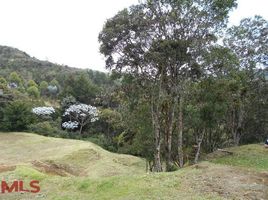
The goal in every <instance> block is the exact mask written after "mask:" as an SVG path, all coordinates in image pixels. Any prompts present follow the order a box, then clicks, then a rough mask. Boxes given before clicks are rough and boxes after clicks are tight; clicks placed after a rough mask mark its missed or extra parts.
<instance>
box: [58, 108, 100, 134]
mask: <svg viewBox="0 0 268 200" xmlns="http://www.w3.org/2000/svg"><path fill="white" fill-rule="evenodd" d="M63 116H68V117H69V119H70V120H69V122H64V123H63V124H62V127H64V128H66V129H75V128H78V125H80V130H79V133H80V134H81V133H82V130H83V127H84V126H85V125H87V124H88V123H90V122H95V121H97V120H98V119H99V118H98V116H99V111H98V109H97V108H96V107H94V106H91V105H86V104H75V105H71V106H70V107H69V108H67V109H66V110H65V112H64V114H63Z"/></svg>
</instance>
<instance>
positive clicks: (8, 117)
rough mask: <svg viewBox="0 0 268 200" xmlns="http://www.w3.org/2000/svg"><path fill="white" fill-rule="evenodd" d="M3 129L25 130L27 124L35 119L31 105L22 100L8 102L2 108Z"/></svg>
mask: <svg viewBox="0 0 268 200" xmlns="http://www.w3.org/2000/svg"><path fill="white" fill-rule="evenodd" d="M3 116H4V119H3V122H4V127H2V128H3V129H4V130H7V131H25V130H27V127H28V125H30V124H32V123H33V122H34V120H35V118H34V116H33V114H32V112H31V105H30V104H28V103H27V102H24V101H14V102H11V103H9V104H8V105H7V106H6V107H5V108H4V109H3Z"/></svg>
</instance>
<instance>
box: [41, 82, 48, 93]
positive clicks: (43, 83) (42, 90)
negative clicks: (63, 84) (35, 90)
mask: <svg viewBox="0 0 268 200" xmlns="http://www.w3.org/2000/svg"><path fill="white" fill-rule="evenodd" d="M47 87H48V83H47V82H46V81H42V82H41V83H40V86H39V89H40V92H41V95H46V94H47Z"/></svg>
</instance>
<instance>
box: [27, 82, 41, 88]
mask: <svg viewBox="0 0 268 200" xmlns="http://www.w3.org/2000/svg"><path fill="white" fill-rule="evenodd" d="M32 86H34V87H36V88H38V85H37V84H36V82H35V81H34V80H29V81H28V83H27V87H28V88H29V87H32Z"/></svg>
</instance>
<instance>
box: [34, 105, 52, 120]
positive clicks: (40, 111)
mask: <svg viewBox="0 0 268 200" xmlns="http://www.w3.org/2000/svg"><path fill="white" fill-rule="evenodd" d="M32 112H33V113H34V114H36V115H38V116H39V117H43V118H47V117H50V116H51V115H52V114H54V113H55V109H54V108H53V107H35V108H33V109H32Z"/></svg>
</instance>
